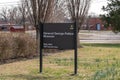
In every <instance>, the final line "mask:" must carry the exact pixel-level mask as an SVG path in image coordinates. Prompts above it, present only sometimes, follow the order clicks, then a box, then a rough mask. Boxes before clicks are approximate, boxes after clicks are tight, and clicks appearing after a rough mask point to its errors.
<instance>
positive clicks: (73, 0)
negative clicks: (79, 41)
mask: <svg viewBox="0 0 120 80" xmlns="http://www.w3.org/2000/svg"><path fill="white" fill-rule="evenodd" d="M90 2H91V0H66V3H67V9H68V13H69V16H70V18H71V20H72V21H73V22H76V23H77V27H78V31H79V30H80V29H81V25H82V24H83V22H84V19H85V17H86V16H87V14H88V10H89V6H90Z"/></svg>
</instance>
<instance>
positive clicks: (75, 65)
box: [74, 22, 78, 74]
mask: <svg viewBox="0 0 120 80" xmlns="http://www.w3.org/2000/svg"><path fill="white" fill-rule="evenodd" d="M74 27H75V28H74V34H75V35H74V36H75V39H74V45H75V47H74V48H75V49H74V74H77V67H78V66H77V31H78V30H77V25H76V22H75V23H74Z"/></svg>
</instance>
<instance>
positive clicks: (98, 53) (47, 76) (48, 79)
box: [0, 44, 120, 80]
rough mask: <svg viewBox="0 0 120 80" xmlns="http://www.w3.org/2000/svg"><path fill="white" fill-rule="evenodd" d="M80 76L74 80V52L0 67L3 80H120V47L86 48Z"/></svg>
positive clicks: (80, 54) (80, 60) (81, 57)
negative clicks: (41, 70)
mask: <svg viewBox="0 0 120 80" xmlns="http://www.w3.org/2000/svg"><path fill="white" fill-rule="evenodd" d="M82 45H83V46H84V48H80V49H79V51H78V74H77V75H75V76H73V75H71V74H73V69H74V63H73V61H74V58H73V56H74V55H73V51H64V52H60V53H56V54H52V55H48V56H44V62H43V64H44V65H43V66H44V68H43V73H42V74H40V73H39V58H35V59H31V60H22V61H18V62H13V63H8V64H3V65H0V80H120V44H82Z"/></svg>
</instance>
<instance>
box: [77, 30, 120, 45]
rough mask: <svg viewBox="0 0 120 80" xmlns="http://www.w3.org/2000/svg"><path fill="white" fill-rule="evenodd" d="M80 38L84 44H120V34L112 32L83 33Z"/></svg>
mask: <svg viewBox="0 0 120 80" xmlns="http://www.w3.org/2000/svg"><path fill="white" fill-rule="evenodd" d="M79 37H80V41H81V42H83V43H120V33H118V34H115V33H113V32H112V31H90V32H89V31H81V33H79Z"/></svg>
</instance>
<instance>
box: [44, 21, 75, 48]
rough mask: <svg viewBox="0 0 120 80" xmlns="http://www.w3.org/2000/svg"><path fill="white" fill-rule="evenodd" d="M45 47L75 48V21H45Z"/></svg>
mask: <svg viewBox="0 0 120 80" xmlns="http://www.w3.org/2000/svg"><path fill="white" fill-rule="evenodd" d="M43 48H44V49H74V26H73V23H45V24H44V25H43Z"/></svg>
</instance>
